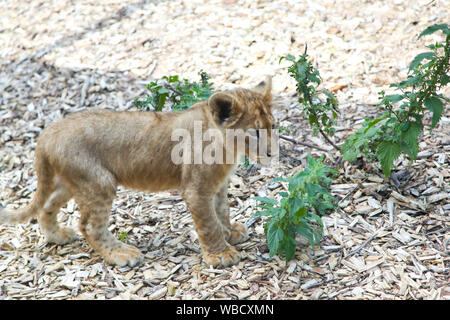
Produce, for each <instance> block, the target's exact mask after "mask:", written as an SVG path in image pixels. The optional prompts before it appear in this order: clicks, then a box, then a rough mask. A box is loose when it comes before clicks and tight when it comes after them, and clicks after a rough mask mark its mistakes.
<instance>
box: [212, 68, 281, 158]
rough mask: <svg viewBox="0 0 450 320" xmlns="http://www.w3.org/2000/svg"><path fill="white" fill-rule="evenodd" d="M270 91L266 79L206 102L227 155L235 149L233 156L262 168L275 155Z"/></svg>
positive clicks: (220, 94) (223, 93)
mask: <svg viewBox="0 0 450 320" xmlns="http://www.w3.org/2000/svg"><path fill="white" fill-rule="evenodd" d="M271 91H272V79H271V78H270V77H268V78H267V79H266V80H264V81H262V82H261V83H260V84H258V85H257V86H256V87H254V88H252V89H242V88H239V89H235V90H230V91H224V92H218V93H215V94H214V95H212V96H211V97H210V98H209V100H208V105H209V107H210V110H211V114H212V117H213V120H214V122H215V123H216V125H217V126H218V127H219V128H220V129H222V130H224V131H225V134H226V139H227V147H226V148H227V150H228V151H230V148H231V146H234V148H233V149H234V151H235V152H236V154H239V153H240V154H242V153H244V154H245V155H247V156H248V157H249V158H250V159H251V160H256V161H258V162H260V163H263V164H265V163H266V162H267V161H270V158H271V157H273V156H274V155H275V153H276V154H278V143H277V142H276V141H275V139H274V138H275V137H273V136H274V135H273V133H275V130H273V129H274V127H275V118H274V117H273V115H272V93H271ZM230 143H231V145H230ZM274 144H276V145H274Z"/></svg>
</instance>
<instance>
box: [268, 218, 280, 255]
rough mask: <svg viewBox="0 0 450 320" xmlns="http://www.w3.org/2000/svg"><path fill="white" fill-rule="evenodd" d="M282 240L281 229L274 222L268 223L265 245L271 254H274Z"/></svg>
mask: <svg viewBox="0 0 450 320" xmlns="http://www.w3.org/2000/svg"><path fill="white" fill-rule="evenodd" d="M282 240H283V230H282V229H280V228H278V226H277V225H276V223H272V224H270V225H269V228H268V230H267V245H268V247H269V253H270V255H271V256H273V255H274V254H276V253H277V252H278V251H279V248H280V242H281V241H282Z"/></svg>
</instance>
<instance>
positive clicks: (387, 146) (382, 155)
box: [376, 141, 401, 177]
mask: <svg viewBox="0 0 450 320" xmlns="http://www.w3.org/2000/svg"><path fill="white" fill-rule="evenodd" d="M400 151H401V150H400V146H399V144H398V143H396V142H393V141H383V142H381V143H380V144H379V145H378V148H377V151H376V155H377V158H378V161H380V164H381V169H383V173H384V175H385V176H386V177H388V176H389V174H390V173H391V169H392V167H393V166H394V160H395V159H397V158H398V157H399V156H400Z"/></svg>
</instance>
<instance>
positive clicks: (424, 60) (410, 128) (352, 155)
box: [342, 24, 450, 176]
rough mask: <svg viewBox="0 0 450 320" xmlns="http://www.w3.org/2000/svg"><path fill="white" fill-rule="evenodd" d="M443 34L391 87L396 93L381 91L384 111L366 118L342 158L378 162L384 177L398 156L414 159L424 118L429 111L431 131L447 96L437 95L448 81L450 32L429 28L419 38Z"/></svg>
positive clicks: (445, 27) (442, 26)
mask: <svg viewBox="0 0 450 320" xmlns="http://www.w3.org/2000/svg"><path fill="white" fill-rule="evenodd" d="M439 30H440V31H442V32H443V33H444V35H445V41H444V42H440V43H435V44H432V45H428V46H427V48H428V49H430V50H431V51H428V52H424V53H420V54H418V55H417V56H416V57H415V58H414V59H413V60H412V62H411V63H410V65H409V70H408V78H407V79H406V80H404V81H401V82H400V83H395V84H391V85H390V87H392V88H395V89H396V90H397V92H396V93H394V94H389V95H386V93H385V92H384V91H381V92H380V100H381V102H380V103H379V104H378V106H380V107H381V108H382V110H383V113H382V114H381V116H379V117H378V118H375V119H365V121H364V122H363V124H362V127H361V128H360V129H359V130H358V131H357V132H355V133H354V134H353V135H351V136H349V137H348V138H347V139H346V141H345V143H344V145H343V146H342V153H343V159H344V160H347V161H354V160H356V159H357V158H358V157H359V156H364V157H365V158H366V159H367V160H369V161H373V160H375V159H376V160H378V161H379V162H380V165H381V168H382V170H383V173H384V175H385V176H389V175H390V173H391V170H392V168H393V167H394V161H395V160H396V159H397V158H398V157H399V156H400V154H402V153H403V154H406V155H407V156H408V157H409V158H410V159H411V160H415V159H416V157H417V153H418V152H419V142H418V138H419V135H420V134H421V132H422V131H423V128H424V126H423V121H422V120H423V118H424V116H425V113H426V111H427V110H428V111H429V112H431V129H433V128H435V127H436V125H437V124H438V122H439V120H440V118H441V116H442V114H443V112H444V101H447V102H449V101H450V100H449V99H448V98H447V97H444V96H443V95H442V94H440V93H438V91H439V89H441V88H442V87H444V86H446V85H447V84H448V83H449V82H450V77H449V66H450V65H449V56H450V29H449V27H448V25H447V24H437V25H432V26H430V27H428V28H427V29H425V30H424V31H423V32H422V33H421V34H420V35H419V39H420V38H421V37H423V36H426V35H429V34H432V33H434V32H436V31H439Z"/></svg>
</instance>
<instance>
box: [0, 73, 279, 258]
mask: <svg viewBox="0 0 450 320" xmlns="http://www.w3.org/2000/svg"><path fill="white" fill-rule="evenodd" d="M270 90H271V82H270V79H269V80H267V81H266V82H265V83H264V82H263V83H262V84H260V85H259V86H258V87H256V88H254V89H252V90H247V89H236V90H233V91H226V92H222V93H216V94H214V95H213V96H212V97H211V98H210V99H209V100H208V101H205V102H200V103H197V104H196V105H194V106H192V107H191V108H189V109H188V110H185V111H179V112H167V113H154V112H115V111H108V110H88V111H83V112H79V113H75V114H72V115H70V116H68V117H66V118H65V119H63V120H61V121H58V122H56V123H53V124H51V125H50V126H49V127H48V128H46V129H45V130H44V131H43V132H42V135H41V136H40V138H39V140H38V144H37V147H36V152H35V153H36V162H35V169H36V174H37V176H38V187H37V191H36V193H35V196H34V198H33V201H32V202H31V204H30V205H29V206H27V207H26V208H23V209H18V210H13V209H8V208H5V209H3V210H2V209H1V207H0V223H19V222H24V221H26V219H28V218H30V217H32V216H37V217H38V221H39V224H40V227H41V229H42V231H43V232H44V234H45V235H46V237H47V240H48V241H49V242H54V243H58V244H63V243H67V242H69V241H71V240H73V239H74V238H75V232H74V231H73V230H70V229H68V228H62V227H60V226H59V225H58V223H57V222H56V215H57V213H58V211H59V209H60V208H61V207H62V206H63V205H64V204H65V203H66V202H67V201H68V200H69V199H71V198H74V199H75V201H76V202H77V204H78V206H79V210H80V213H81V219H80V222H79V229H80V231H81V233H82V234H83V236H84V237H85V238H86V240H87V241H88V242H89V244H90V245H91V246H92V248H93V249H94V250H96V251H97V252H98V253H99V254H101V255H102V256H103V257H104V258H105V260H106V261H107V262H109V263H112V264H117V265H120V266H124V265H130V266H134V265H136V264H137V263H139V262H141V261H142V260H143V255H142V254H141V252H140V251H139V250H138V249H137V248H134V247H132V246H129V245H126V244H124V243H122V242H120V241H118V240H117V239H115V238H114V237H113V235H112V234H111V233H110V232H109V231H108V217H109V211H110V208H111V205H112V202H113V199H114V197H115V192H116V188H117V186H118V185H123V186H125V187H129V188H133V189H138V190H145V191H151V192H158V191H163V190H170V189H177V190H180V192H181V195H182V197H183V199H184V200H185V201H186V203H187V206H188V208H189V210H190V212H191V214H192V217H193V220H194V224H195V228H196V231H197V234H198V237H199V240H200V244H201V246H202V250H203V257H204V260H205V262H206V263H207V264H209V265H213V266H228V265H232V264H235V263H237V262H238V261H239V259H240V255H239V253H238V251H237V250H236V249H235V248H234V247H233V245H234V244H236V243H238V242H240V241H243V240H245V239H246V237H247V229H246V227H245V226H244V225H243V224H241V223H237V222H235V223H233V224H232V223H230V219H229V207H228V200H227V186H228V177H229V175H230V174H231V172H232V170H233V168H234V166H235V163H236V160H238V159H237V157H238V155H235V159H234V160H235V161H234V163H233V164H211V165H207V164H179V165H175V164H174V163H173V162H172V161H171V160H170V159H171V153H170V152H171V150H172V148H173V147H174V146H175V144H177V143H178V142H177V141H171V134H172V130H173V129H176V128H184V129H187V130H189V131H190V132H192V130H193V122H194V120H201V121H202V124H203V130H204V131H206V129H208V128H218V129H220V130H221V132H225V130H226V129H227V128H241V129H244V130H245V129H249V128H265V129H269V130H270V129H271V127H272V123H273V121H274V118H273V117H272V114H271V94H270ZM228 151H229V150H228ZM224 152H225V153H226V152H227V150H224Z"/></svg>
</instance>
